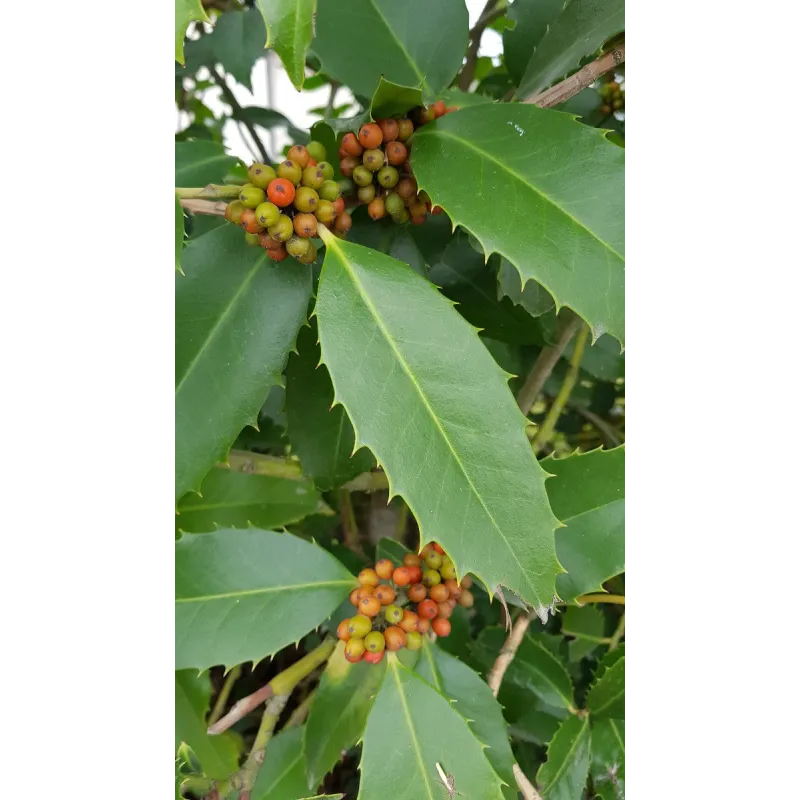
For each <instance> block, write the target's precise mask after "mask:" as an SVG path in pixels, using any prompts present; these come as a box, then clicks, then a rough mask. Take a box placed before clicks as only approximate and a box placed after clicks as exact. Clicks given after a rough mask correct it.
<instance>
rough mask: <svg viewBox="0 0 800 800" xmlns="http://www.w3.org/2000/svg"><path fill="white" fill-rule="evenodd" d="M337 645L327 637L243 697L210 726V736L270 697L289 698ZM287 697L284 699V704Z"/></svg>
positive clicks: (233, 722) (223, 730)
mask: <svg viewBox="0 0 800 800" xmlns="http://www.w3.org/2000/svg"><path fill="white" fill-rule="evenodd" d="M335 646H336V641H335V640H334V639H331V638H327V639H325V640H324V641H323V642H322V644H320V645H319V646H318V647H316V648H315V649H314V650H312V651H311V652H310V653H309V654H308V655H306V656H303V658H301V659H300V660H299V661H298V662H297V663H296V664H292V666H291V667H289V668H288V669H285V670H284V671H283V672H281V673H279V674H278V675H276V676H275V677H274V678H273V679H272V680H271V681H270V682H269V683H268V684H266V685H265V686H262V687H261V688H260V689H259V690H258V691H255V692H253V693H252V694H250V695H248V696H247V697H243V698H242V699H241V700H239V702H237V703H236V704H235V705H234V706H233V708H231V710H230V711H229V712H228V713H227V714H226V715H225V716H224V717H222V718H221V719H220V720H218V721H217V722H215V723H214V724H213V725H211V726H210V727H209V729H208V734H209V736H216V735H218V734H220V733H224V732H225V731H226V730H228V728H230V727H231V726H232V725H235V724H236V723H237V722H238V721H239V720H240V719H242V718H243V717H246V716H247V715H248V714H249V713H250V712H251V711H253V709H255V708H258V706H260V705H261V704H262V703H263V702H264V701H266V700H269V699H270V698H273V697H278V696H283V695H286V699H288V695H289V694H290V693H291V692H292V690H293V689H294V687H295V686H297V684H298V683H299V682H300V681H301V680H303V678H305V677H306V676H308V675H310V674H311V673H312V672H313V671H314V670H315V669H316V668H317V667H318V666H319V665H320V664H324V663H325V662H326V661H327V660H328V657H329V656H330V654H331V653H332V652H333V649H334V647H335ZM286 699H284V704H285V702H286ZM265 713H266V712H265ZM262 722H263V721H262Z"/></svg>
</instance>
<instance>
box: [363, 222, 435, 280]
mask: <svg viewBox="0 0 800 800" xmlns="http://www.w3.org/2000/svg"><path fill="white" fill-rule="evenodd" d="M352 217H353V227H352V228H351V229H350V233H349V234H348V237H347V238H348V240H349V241H351V242H355V243H356V244H360V245H363V246H364V247H371V248H372V249H373V250H378V251H379V252H381V253H386V255H387V256H391V257H392V258H396V259H397V260H398V261H402V262H403V263H404V264H408V266H409V267H411V269H413V270H414V271H415V272H418V273H419V274H420V275H425V272H426V269H427V267H426V262H425V257H424V256H423V254H422V253H421V252H420V249H419V246H418V245H417V242H416V240H415V239H414V236H413V235H412V233H411V231H410V230H409V228H410V226H408V225H398V224H397V223H395V222H393V221H392V220H391V219H387V218H385V217H384V219H380V220H373V219H371V218H370V216H369V215H368V213H367V209H366V207H364V206H359V207H358V208H355V209H353V213H352Z"/></svg>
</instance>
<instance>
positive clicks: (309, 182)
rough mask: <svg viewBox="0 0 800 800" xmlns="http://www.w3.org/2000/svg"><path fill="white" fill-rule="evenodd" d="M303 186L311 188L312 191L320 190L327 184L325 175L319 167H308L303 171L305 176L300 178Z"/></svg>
mask: <svg viewBox="0 0 800 800" xmlns="http://www.w3.org/2000/svg"><path fill="white" fill-rule="evenodd" d="M300 182H301V183H302V184H303V186H309V187H310V188H312V189H319V187H320V186H322V184H323V183H324V182H325V173H324V172H323V171H322V170H321V169H320V168H319V167H306V168H305V169H304V170H303V175H302V176H301V178H300Z"/></svg>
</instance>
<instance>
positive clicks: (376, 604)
mask: <svg viewBox="0 0 800 800" xmlns="http://www.w3.org/2000/svg"><path fill="white" fill-rule="evenodd" d="M382 607H383V606H381V601H380V600H378V598H377V597H375V596H373V595H367V596H366V597H362V598H361V600H360V601H359V603H358V610H359V611H360V612H361V613H362V614H363V615H364V616H365V617H376V616H377V615H378V612H379V611H380V610H381V608H382Z"/></svg>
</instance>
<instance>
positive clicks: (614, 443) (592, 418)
mask: <svg viewBox="0 0 800 800" xmlns="http://www.w3.org/2000/svg"><path fill="white" fill-rule="evenodd" d="M568 405H569V407H570V408H572V409H574V410H575V411H576V412H577V413H578V414H580V415H581V416H582V417H585V418H586V419H587V420H588V421H589V422H591V423H592V425H594V426H595V428H597V430H598V431H600V433H602V434H603V436H604V437H605V439H606V443H607V444H608V445H609V446H610V447H619V445H621V444H622V439H620V438H619V436H618V434H617V431H616V429H615V428H614V427H613V426H612V425H610V424H609V423H608V422H606V421H605V420H604V419H603V418H602V417H601V416H599V415H598V414H595V413H594V411H590V410H589V409H588V408H585V407H584V406H579V405H577V404H575V403H568Z"/></svg>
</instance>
